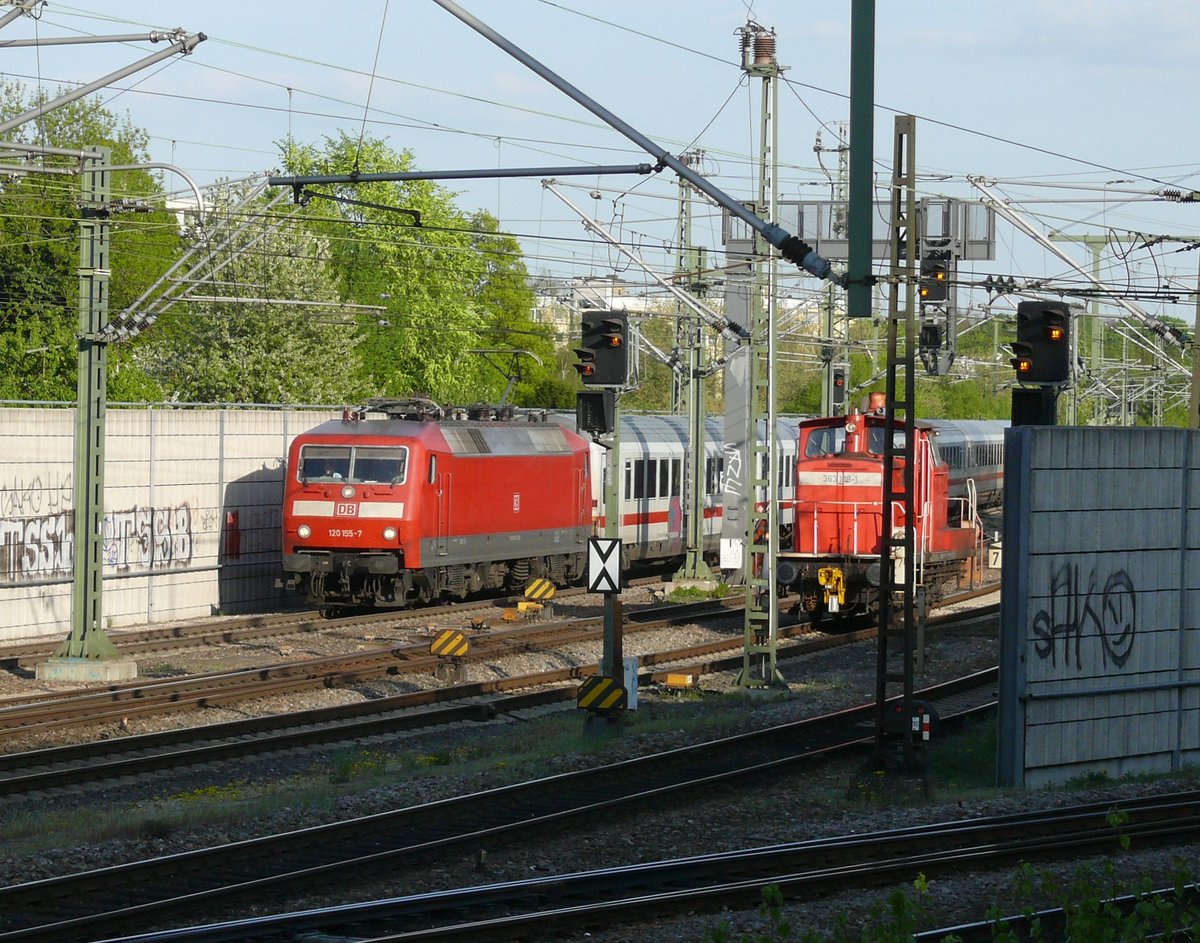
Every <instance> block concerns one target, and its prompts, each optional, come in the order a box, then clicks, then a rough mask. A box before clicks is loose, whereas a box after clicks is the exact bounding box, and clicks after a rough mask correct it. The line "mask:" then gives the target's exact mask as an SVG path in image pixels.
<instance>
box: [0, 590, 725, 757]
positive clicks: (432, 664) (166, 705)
mask: <svg viewBox="0 0 1200 943" xmlns="http://www.w3.org/2000/svg"><path fill="white" fill-rule="evenodd" d="M735 604H736V600H732V601H728V600H713V601H707V602H702V603H695V604H689V605H684V606H679V605H668V606H657V607H653V608H650V609H644V610H641V611H640V612H635V613H631V614H629V615H627V617H626V625H625V631H626V632H627V633H630V634H633V633H637V632H650V631H655V630H658V629H662V628H665V627H668V626H671V625H674V624H677V623H679V622H681V621H694V620H699V619H704V618H711V617H714V616H727V615H729V614H731V613H732V612H736V611H737V610H736V608H734V606H735ZM602 630H603V616H602V615H597V616H592V617H588V618H582V619H572V620H565V621H559V622H539V623H529V624H527V625H523V626H519V627H517V628H513V629H506V630H497V631H479V632H471V631H469V630H466V631H465V634H466V635H467V636H469V641H470V651H469V652H468V653H467V654H465V655H463V656H460V658H459V659H458V661H460V662H463V663H469V662H476V661H484V660H489V659H496V658H502V657H504V656H506V655H512V654H516V653H520V652H529V651H535V650H545V649H548V648H560V647H562V646H564V645H570V644H576V643H584V642H594V641H597V640H599V639H600V638H601V637H602ZM432 641H433V638H431V637H430V636H426V637H425V638H424V639H422V640H421V641H419V642H408V643H405V644H402V645H395V646H388V647H385V648H378V649H373V650H369V651H362V652H355V653H352V654H348V655H331V656H326V657H322V658H310V659H303V660H297V661H288V662H284V663H279V664H271V665H262V666H258V667H254V668H245V669H240V670H236V671H223V672H213V673H206V674H198V675H189V676H187V677H184V678H170V679H163V680H151V681H147V680H141V681H133V682H127V683H122V684H111V685H106V686H104V687H103V688H94V689H89V690H85V691H82V692H79V693H75V694H69V695H65V696H64V695H62V694H38V695H32V696H28V697H23V698H20V699H19V700H17V701H16V703H12V702H11V701H8V702H0V740H2V739H3V738H4V737H5V736H13V735H17V734H21V735H25V734H29V733H32V732H37V731H43V730H50V729H58V728H63V727H70V726H81V725H94V724H100V723H120V722H122V721H124V720H127V719H128V718H131V717H137V716H145V715H150V714H161V713H166V712H172V711H182V710H196V709H203V708H208V707H214V706H219V705H227V704H233V703H236V702H238V701H246V700H252V699H257V698H261V697H269V696H271V695H276V694H285V693H289V692H292V691H298V690H305V689H311V688H315V687H337V686H345V685H349V684H356V683H359V682H362V681H367V680H371V679H375V678H381V677H386V676H388V675H398V674H404V673H430V674H431V673H433V672H434V670H435V669H436V668H437V667H438V666H439V665H442V664H446V660H445V659H443V658H442V657H441V656H439V655H434V654H432V653H431V651H430V643H431V642H432Z"/></svg>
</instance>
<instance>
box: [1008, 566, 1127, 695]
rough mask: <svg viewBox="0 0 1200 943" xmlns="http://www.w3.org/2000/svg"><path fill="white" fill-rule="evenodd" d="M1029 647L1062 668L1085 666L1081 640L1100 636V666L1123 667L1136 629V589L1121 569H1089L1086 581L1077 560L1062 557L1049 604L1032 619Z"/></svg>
mask: <svg viewBox="0 0 1200 943" xmlns="http://www.w3.org/2000/svg"><path fill="white" fill-rule="evenodd" d="M1031 630H1032V632H1033V638H1034V645H1033V650H1034V652H1035V653H1036V654H1037V656H1038V657H1039V658H1041V659H1042V660H1043V661H1049V662H1050V664H1051V665H1052V666H1054V667H1058V665H1059V659H1060V657H1061V660H1062V667H1063V668H1064V669H1069V668H1074V669H1075V670H1077V671H1079V670H1082V669H1083V659H1082V648H1083V640H1084V638H1085V637H1086V636H1088V635H1094V636H1096V637H1097V638H1098V639H1099V641H1100V651H1101V653H1102V657H1103V659H1104V667H1105V668H1108V667H1110V666H1112V667H1115V668H1122V667H1124V665H1125V663H1126V662H1127V661H1128V660H1129V656H1130V654H1131V653H1132V651H1133V641H1134V636H1135V635H1136V633H1137V590H1136V589H1135V588H1134V586H1133V580H1132V579H1131V578H1130V576H1129V574H1128V573H1126V572H1125V571H1124V570H1114V571H1113V572H1111V573H1109V575H1108V576H1107V577H1106V578H1102V577H1101V576H1100V574H1099V573H1098V572H1097V571H1096V570H1095V569H1093V570H1091V572H1090V573H1088V575H1087V577H1086V581H1085V580H1084V578H1083V577H1082V576H1081V572H1080V568H1079V565H1078V564H1075V563H1065V564H1063V565H1062V566H1061V567H1059V569H1058V570H1056V571H1055V572H1054V574H1053V576H1052V577H1051V579H1050V601H1049V603H1048V608H1046V609H1042V610H1040V611H1039V612H1038V613H1037V614H1036V615H1035V616H1034V617H1033V623H1032V625H1031Z"/></svg>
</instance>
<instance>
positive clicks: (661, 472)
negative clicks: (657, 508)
mask: <svg viewBox="0 0 1200 943" xmlns="http://www.w3.org/2000/svg"><path fill="white" fill-rule="evenodd" d="M670 493H671V460H670V459H669V458H664V459H663V460H662V461H660V462H659V464H658V496H659V497H660V498H665V497H667V496H668V495H669V494H670Z"/></svg>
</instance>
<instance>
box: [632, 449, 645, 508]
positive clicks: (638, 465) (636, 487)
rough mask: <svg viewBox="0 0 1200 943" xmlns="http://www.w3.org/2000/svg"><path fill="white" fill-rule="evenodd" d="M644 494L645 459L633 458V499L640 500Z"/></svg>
mask: <svg viewBox="0 0 1200 943" xmlns="http://www.w3.org/2000/svg"><path fill="white" fill-rule="evenodd" d="M645 496H646V460H645V459H644V458H639V459H635V460H634V462H633V500H635V501H640V500H642V498H644V497H645Z"/></svg>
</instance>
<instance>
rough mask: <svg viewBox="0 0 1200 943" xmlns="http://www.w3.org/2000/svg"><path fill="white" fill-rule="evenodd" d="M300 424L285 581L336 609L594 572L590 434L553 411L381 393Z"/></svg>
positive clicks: (292, 460) (286, 524)
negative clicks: (527, 413) (364, 403)
mask: <svg viewBox="0 0 1200 943" xmlns="http://www.w3.org/2000/svg"><path fill="white" fill-rule="evenodd" d="M371 409H372V410H373V411H377V412H382V413H383V418H368V417H367V416H366V415H364V414H363V413H360V412H349V411H348V412H347V413H346V414H345V415H344V416H343V418H342V419H341V420H340V421H337V420H335V421H332V422H326V423H323V424H322V425H320V426H318V427H317V428H315V429H312V430H310V431H309V432H306V433H304V434H302V435H299V436H297V437H296V439H295V440H294V441H293V442H292V445H291V448H290V449H289V452H288V466H287V479H286V483H285V486H284V502H283V570H284V576H285V584H286V585H287V586H289V587H290V588H293V589H295V590H297V591H298V592H301V593H303V594H304V595H305V596H306V598H307V600H308V601H309V602H311V603H313V604H315V605H317V606H319V607H321V609H322V611H323V612H324V613H325V614H326V615H332V614H333V613H334V612H335V611H336V610H337V609H339V608H343V607H357V606H374V607H379V608H387V607H397V608H399V607H403V606H408V605H412V604H416V603H427V602H430V601H432V600H435V599H439V598H458V599H462V598H465V597H466V596H467V595H468V594H470V593H474V592H479V591H482V590H509V591H513V590H518V589H520V588H521V587H523V586H524V585H525V583H526V581H527V580H528V579H529V578H531V577H535V576H536V577H545V578H548V579H551V580H553V581H554V582H555V583H557V584H559V585H567V584H568V583H572V582H578V581H580V580H582V579H583V578H584V576H585V575H586V567H587V539H588V537H589V536H590V535H591V532H592V514H591V504H592V485H591V480H590V477H589V461H588V450H589V443H588V441H587V440H586V439H584V438H582V437H580V436H578V435H576V434H575V433H574V432H571V431H570V430H569V429H565V428H563V427H562V426H561V425H559V424H558V423H557V422H554V421H530V420H529V419H527V418H523V419H522V420H520V421H514V420H513V419H512V414H511V410H505V409H496V408H487V407H482V408H478V409H474V410H471V411H465V410H464V411H457V412H456V413H455V414H453V415H452V416H450V417H447V416H445V415H444V414H443V411H442V410H441V409H440V408H439V407H438V406H437V405H436V404H433V403H431V402H428V401H423V400H420V401H397V402H378V401H377V402H374V403H372V404H371Z"/></svg>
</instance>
